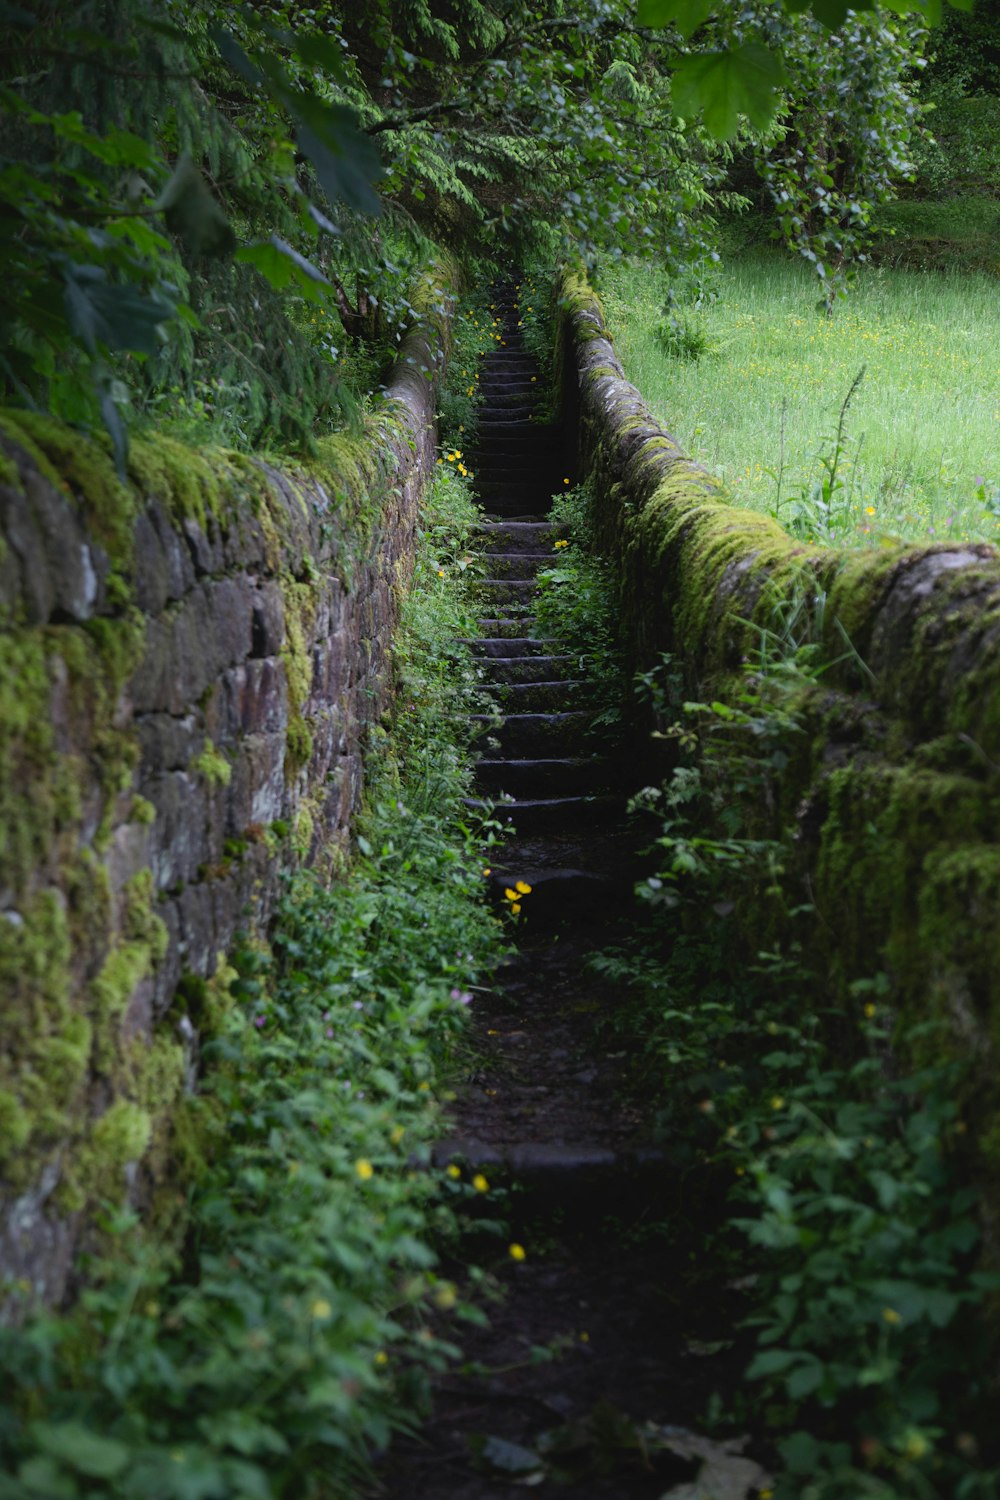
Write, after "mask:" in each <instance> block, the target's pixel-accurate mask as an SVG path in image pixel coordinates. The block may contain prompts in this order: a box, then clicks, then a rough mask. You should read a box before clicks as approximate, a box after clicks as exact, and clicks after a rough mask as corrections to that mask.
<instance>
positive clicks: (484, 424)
mask: <svg viewBox="0 0 1000 1500" xmlns="http://www.w3.org/2000/svg"><path fill="white" fill-rule="evenodd" d="M533 416H534V407H533V406H532V405H531V404H530V403H529V402H527V401H521V402H519V403H518V404H517V405H516V406H515V405H512V406H497V407H493V408H492V409H491V408H490V407H483V408H482V409H481V410H480V413H479V431H480V433H483V432H487V431H488V430H489V429H490V428H491V427H499V426H501V425H504V424H506V423H507V422H530V421H531V420H532V418H533Z"/></svg>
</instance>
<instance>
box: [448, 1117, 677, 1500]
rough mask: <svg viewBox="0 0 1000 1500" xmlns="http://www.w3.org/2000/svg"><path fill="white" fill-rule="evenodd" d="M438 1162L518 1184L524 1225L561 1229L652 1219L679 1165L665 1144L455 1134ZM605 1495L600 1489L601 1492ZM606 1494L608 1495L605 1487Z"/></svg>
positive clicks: (673, 1186)
mask: <svg viewBox="0 0 1000 1500" xmlns="http://www.w3.org/2000/svg"><path fill="white" fill-rule="evenodd" d="M432 1161H433V1164H434V1166H436V1167H441V1168H443V1167H446V1166H448V1165H449V1164H450V1163H452V1162H455V1163H463V1164H465V1165H466V1166H467V1168H468V1170H469V1172H470V1173H471V1172H475V1171H486V1172H488V1173H489V1175H490V1181H491V1182H497V1184H498V1185H503V1184H504V1183H505V1182H507V1181H508V1180H510V1181H513V1182H516V1183H517V1187H518V1192H517V1213H518V1218H519V1220H520V1221H521V1222H522V1223H530V1222H533V1220H534V1218H535V1216H537V1215H539V1214H541V1215H543V1216H544V1217H545V1219H546V1220H547V1221H551V1220H552V1218H553V1216H558V1220H559V1222H560V1224H561V1226H562V1228H563V1229H567V1228H570V1227H576V1226H581V1225H583V1226H586V1227H587V1228H588V1230H590V1231H592V1232H594V1231H596V1226H597V1225H598V1224H600V1223H601V1222H602V1221H604V1220H607V1219H617V1220H619V1221H621V1222H624V1223H629V1222H631V1221H632V1220H634V1219H637V1218H642V1219H655V1218H656V1217H657V1215H659V1214H663V1213H665V1212H666V1211H667V1210H668V1207H669V1205H670V1204H671V1202H673V1201H676V1196H677V1184H678V1181H679V1180H680V1173H681V1171H682V1170H683V1163H682V1161H680V1160H677V1161H676V1162H675V1161H674V1160H672V1157H671V1153H670V1152H669V1150H668V1149H665V1148H664V1147H662V1146H657V1145H654V1144H653V1143H652V1142H650V1143H648V1144H647V1143H644V1142H642V1143H636V1144H630V1145H626V1146H619V1147H612V1146H608V1145H606V1144H604V1143H603V1142H601V1141H551V1140H527V1139H522V1140H509V1141H484V1140H480V1139H479V1138H478V1137H476V1136H469V1135H461V1134H455V1135H451V1136H448V1137H446V1138H445V1139H444V1140H441V1141H439V1142H438V1143H437V1144H436V1145H435V1146H434V1148H433V1151H432ZM602 1493H604V1492H603V1491H602ZM607 1493H610V1491H608V1492H607Z"/></svg>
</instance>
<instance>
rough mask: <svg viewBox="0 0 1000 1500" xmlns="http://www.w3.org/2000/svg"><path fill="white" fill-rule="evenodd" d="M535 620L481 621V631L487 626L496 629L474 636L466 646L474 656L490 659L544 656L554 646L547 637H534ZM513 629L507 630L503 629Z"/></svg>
mask: <svg viewBox="0 0 1000 1500" xmlns="http://www.w3.org/2000/svg"><path fill="white" fill-rule="evenodd" d="M533 624H534V621H533V620H526V619H520V620H480V621H479V626H480V628H481V629H483V627H485V626H493V627H495V628H494V629H489V630H487V629H483V634H482V635H481V636H474V637H473V638H472V639H471V640H469V639H467V640H465V642H464V644H465V645H467V646H468V647H469V649H470V650H471V652H472V654H473V656H478V657H481V658H490V657H495V656H505V657H511V656H535V655H538V656H544V655H546V654H547V653H548V651H549V648H550V647H551V646H552V645H553V644H554V642H553V641H551V640H550V639H549V638H548V637H547V636H533V635H532V634H531V626H532V625H533ZM507 626H510V627H512V628H511V629H509V630H507V629H505V628H502V627H507Z"/></svg>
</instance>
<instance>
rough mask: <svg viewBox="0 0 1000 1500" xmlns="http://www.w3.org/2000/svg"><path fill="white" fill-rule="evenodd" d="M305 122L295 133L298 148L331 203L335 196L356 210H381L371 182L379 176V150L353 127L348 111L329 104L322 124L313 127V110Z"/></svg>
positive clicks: (361, 211)
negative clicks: (307, 121)
mask: <svg viewBox="0 0 1000 1500" xmlns="http://www.w3.org/2000/svg"><path fill="white" fill-rule="evenodd" d="M310 113H311V115H312V116H313V119H312V120H311V121H310V123H309V124H305V123H302V124H300V125H299V128H298V130H297V131H296V134H295V139H296V141H297V142H298V145H299V149H300V150H301V151H302V152H303V153H304V154H305V155H306V156H307V157H308V158H309V160H310V162H311V163H312V167H313V170H314V171H315V173H316V176H317V177H318V178H319V182H320V186H321V187H322V189H323V191H324V193H325V194H326V196H327V197H328V198H329V200H330V202H331V203H336V202H338V201H339V200H340V201H343V202H344V203H346V204H347V205H348V206H349V207H350V208H353V209H356V210H357V211H358V213H362V214H371V215H372V216H373V217H376V216H377V215H379V214H380V213H381V212H382V205H381V204H380V202H379V200H378V195H377V194H376V193H375V191H374V189H373V188H372V182H374V181H376V180H377V179H378V178H379V177H381V176H383V167H382V163H381V160H380V158H379V154H378V152H377V151H376V149H375V146H374V144H373V142H372V141H370V140H369V139H368V137H367V136H364V135H362V134H361V132H360V131H359V130H357V129H356V128H355V127H354V123H353V115H352V112H351V111H350V110H348V109H345V108H344V107H343V106H340V105H330V106H329V107H328V109H327V112H326V118H325V119H324V120H323V122H322V128H321V130H320V131H317V130H316V128H315V118H316V117H315V111H310Z"/></svg>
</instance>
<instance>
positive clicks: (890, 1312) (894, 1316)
mask: <svg viewBox="0 0 1000 1500" xmlns="http://www.w3.org/2000/svg"><path fill="white" fill-rule="evenodd" d="M882 1317H883V1319H884V1320H885V1322H886V1323H889V1324H891V1325H893V1326H895V1324H897V1323H902V1321H903V1319H902V1317H901V1316H900V1314H899V1313H898V1312H897V1311H896V1309H895V1308H894V1307H883V1309H882Z"/></svg>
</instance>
